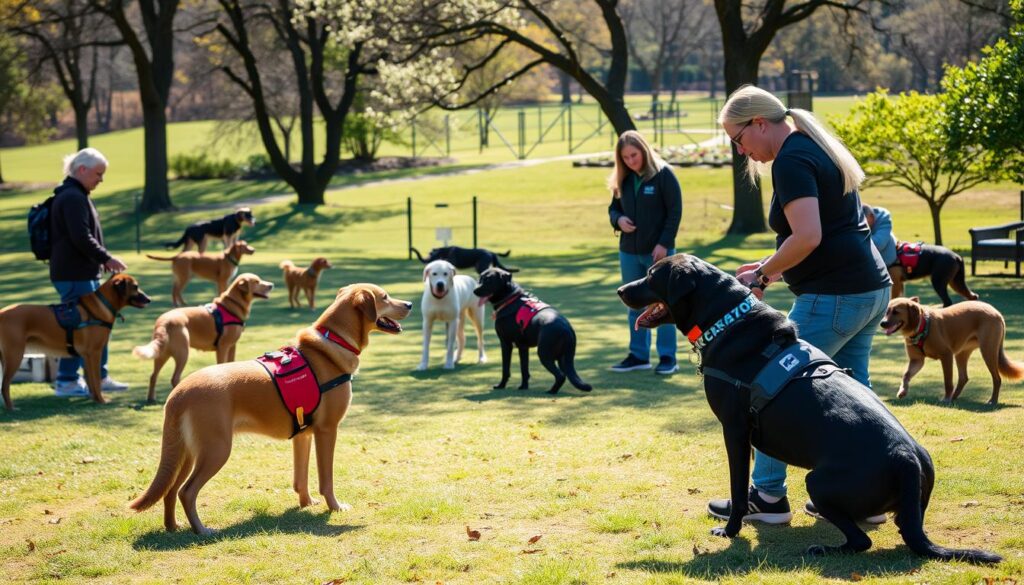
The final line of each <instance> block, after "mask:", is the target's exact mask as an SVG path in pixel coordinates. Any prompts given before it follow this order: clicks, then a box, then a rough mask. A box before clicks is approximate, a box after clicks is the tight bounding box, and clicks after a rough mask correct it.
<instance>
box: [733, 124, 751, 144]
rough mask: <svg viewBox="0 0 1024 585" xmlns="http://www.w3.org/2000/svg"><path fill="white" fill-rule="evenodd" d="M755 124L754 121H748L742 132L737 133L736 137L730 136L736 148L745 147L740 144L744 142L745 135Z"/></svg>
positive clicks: (741, 129)
mask: <svg viewBox="0 0 1024 585" xmlns="http://www.w3.org/2000/svg"><path fill="white" fill-rule="evenodd" d="M753 123H754V120H753V119H750V120H748V121H747V123H746V124H744V125H743V128H740V131H739V132H737V133H736V136H735V137H732V136H730V137H729V140H732V143H733V144H735V145H736V146H743V145H742V144H740V141H741V140H743V133H744V132H746V131H747V128H749V127H750V125H751V124H753Z"/></svg>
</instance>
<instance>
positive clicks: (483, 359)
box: [476, 355, 487, 364]
mask: <svg viewBox="0 0 1024 585" xmlns="http://www.w3.org/2000/svg"><path fill="white" fill-rule="evenodd" d="M476 363H478V364H486V363H487V356H485V355H482V356H480V357H479V358H477V360H476Z"/></svg>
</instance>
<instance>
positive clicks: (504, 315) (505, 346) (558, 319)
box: [473, 268, 593, 394]
mask: <svg viewBox="0 0 1024 585" xmlns="http://www.w3.org/2000/svg"><path fill="white" fill-rule="evenodd" d="M473 294H475V295H476V296H478V297H481V301H480V302H486V300H488V299H490V301H491V304H492V305H493V306H494V330H495V332H497V334H498V339H499V340H501V381H500V382H498V384H497V385H495V386H494V388H495V389H496V390H498V389H501V388H504V387H505V384H507V383H508V379H509V375H510V374H509V370H510V364H511V361H512V346H513V345H515V346H516V347H518V348H519V368H520V370H521V371H522V374H523V383H522V384H520V385H519V389H520V390H526V389H527V388H529V385H530V348H531V347H536V348H537V357H538V358H540V363H541V364H543V365H544V367H545V368H547V370H548V371H549V372H551V373H552V374H553V375H554V376H555V383H554V384H553V385H552V386H551V388H550V389H549V390H548V394H554V393H556V392H558V390H559V389H560V388H561V387H562V384H564V383H565V380H566V378H568V379H569V383H571V384H572V385H573V386H575V387H576V388H577V389H579V390H582V391H584V392H590V391H591V390H592V389H593V388H592V386H591V385H590V384H587V383H586V382H584V381H583V380H582V379H580V376H579V374H577V373H576V366H575V365H574V363H573V361H574V358H575V356H576V331H574V330H573V328H572V325H570V324H569V320H568V319H566V318H565V317H564V316H562V314H561V313H559V312H558V311H556V310H555V309H554V307H551V306H549V305H547V304H545V303H542V302H540V301H539V300H538V299H536V298H535V297H533V296H531V295H530V294H529V293H527V292H526V291H524V290H523V289H522V288H521V287H520V286H519V285H518V284H515V283H514V282H512V275H511V274H510V273H509V272H508V271H506V270H502V269H501V268H488V269H487V270H484V272H483V274H481V275H480V281H479V283H478V284H477V287H476V289H474V290H473Z"/></svg>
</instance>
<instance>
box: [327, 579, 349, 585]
mask: <svg viewBox="0 0 1024 585" xmlns="http://www.w3.org/2000/svg"><path fill="white" fill-rule="evenodd" d="M346 581H348V579H345V578H344V577H342V578H340V579H331V580H330V581H324V582H323V583H321V584H320V585H341V584H342V583H345V582H346Z"/></svg>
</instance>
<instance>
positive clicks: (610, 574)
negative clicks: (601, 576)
mask: <svg viewBox="0 0 1024 585" xmlns="http://www.w3.org/2000/svg"><path fill="white" fill-rule="evenodd" d="M614 576H615V571H612V572H611V573H605V578H607V579H611V578H612V577H614Z"/></svg>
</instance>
